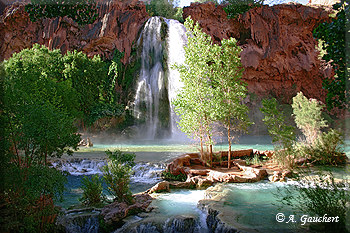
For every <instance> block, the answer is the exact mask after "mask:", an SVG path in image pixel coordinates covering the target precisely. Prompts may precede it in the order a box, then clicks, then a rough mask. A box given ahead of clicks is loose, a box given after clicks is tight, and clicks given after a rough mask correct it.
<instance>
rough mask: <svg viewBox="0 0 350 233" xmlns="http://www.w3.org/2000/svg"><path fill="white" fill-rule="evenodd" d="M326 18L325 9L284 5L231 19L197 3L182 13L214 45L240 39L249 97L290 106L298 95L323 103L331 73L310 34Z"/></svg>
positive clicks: (253, 10) (265, 7) (253, 11)
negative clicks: (268, 98)
mask: <svg viewBox="0 0 350 233" xmlns="http://www.w3.org/2000/svg"><path fill="white" fill-rule="evenodd" d="M328 14H329V12H328V11H326V10H324V9H323V8H315V7H310V6H303V5H300V4H283V5H275V6H272V7H270V6H262V7H260V8H255V9H251V10H249V11H248V12H246V13H245V14H243V15H241V16H240V17H239V18H238V19H227V15H226V13H225V11H224V9H223V7H222V6H217V7H216V6H215V5H214V4H213V3H205V4H198V3H197V4H195V3H193V4H191V6H190V7H185V8H184V13H183V16H184V18H186V17H188V16H189V15H191V17H192V19H193V20H194V21H196V22H199V24H200V26H201V27H202V28H203V30H204V32H206V33H208V34H210V35H211V36H212V38H213V40H214V42H216V43H218V42H219V41H220V40H221V39H223V38H225V39H227V38H229V37H234V38H236V39H237V40H238V42H239V44H240V46H241V47H242V49H243V51H242V53H241V59H242V64H243V66H244V68H245V72H244V76H243V79H244V80H245V81H246V82H247V83H248V90H249V92H252V93H255V94H257V95H259V96H266V95H272V96H275V97H279V98H280V99H283V100H284V101H285V102H288V101H290V100H291V97H293V96H294V95H295V94H296V93H297V92H298V91H303V93H304V94H305V95H306V96H307V97H312V98H317V99H319V100H324V98H325V94H326V93H325V92H324V91H322V80H323V79H324V78H325V77H331V76H332V75H333V73H332V70H331V68H330V67H328V66H326V65H324V64H322V63H321V61H320V60H319V59H318V55H319V52H318V51H317V50H316V49H315V45H316V41H315V40H314V38H313V35H312V31H313V29H314V28H315V27H316V26H318V24H319V23H320V22H323V21H325V20H328V18H329V17H328Z"/></svg>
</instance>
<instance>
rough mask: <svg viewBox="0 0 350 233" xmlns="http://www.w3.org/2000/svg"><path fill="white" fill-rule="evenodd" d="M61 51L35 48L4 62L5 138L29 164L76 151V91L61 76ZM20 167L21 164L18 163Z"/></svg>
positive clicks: (77, 138) (77, 139) (23, 51)
mask: <svg viewBox="0 0 350 233" xmlns="http://www.w3.org/2000/svg"><path fill="white" fill-rule="evenodd" d="M61 58H62V55H61V54H60V53H59V51H50V50H48V49H47V48H46V47H44V46H39V45H34V46H33V48H32V49H25V50H22V52H20V53H17V54H14V55H13V56H12V57H11V58H10V59H9V60H8V61H5V62H4V67H5V71H6V73H7V76H6V77H5V80H4V97H5V98H4V100H5V109H4V113H5V116H6V121H7V123H8V126H9V127H7V129H6V130H7V132H5V135H6V136H7V139H8V140H9V142H10V145H13V146H14V147H15V151H16V153H18V150H23V151H24V154H25V159H26V164H27V165H29V164H31V163H32V162H34V161H36V162H39V163H41V162H46V158H47V156H53V155H57V156H60V155H62V154H63V153H64V152H68V153H70V152H71V151H70V150H69V149H67V148H69V147H73V148H75V147H76V145H77V143H78V141H79V136H78V135H76V134H75V132H76V129H75V128H74V127H73V120H74V117H76V116H77V115H78V109H77V107H76V106H78V104H77V103H78V102H77V98H76V91H75V90H74V89H73V88H72V85H71V82H70V80H65V79H64V77H63V75H62V74H61V73H60V68H63V67H64V63H63V61H62V59H61ZM18 163H20V160H18Z"/></svg>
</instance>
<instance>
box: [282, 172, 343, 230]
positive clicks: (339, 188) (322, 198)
mask: <svg viewBox="0 0 350 233" xmlns="http://www.w3.org/2000/svg"><path fill="white" fill-rule="evenodd" d="M300 175H303V178H300V177H301V176H299V178H298V180H297V185H289V186H287V187H286V188H285V189H286V190H287V192H285V191H282V189H279V191H278V193H277V196H278V197H279V199H280V201H281V203H282V204H283V205H289V206H291V207H292V208H294V210H296V211H298V212H300V213H302V214H303V215H305V214H308V215H309V216H319V217H323V216H324V215H327V216H328V217H336V216H338V217H339V221H338V222H323V223H318V224H315V225H313V226H310V227H313V228H315V227H316V228H317V229H316V230H317V231H321V232H348V231H347V229H346V222H347V220H346V215H347V211H348V210H349V204H350V191H349V185H350V184H349V182H348V181H347V180H342V181H339V182H336V181H335V179H334V176H333V174H332V173H331V172H327V173H323V172H319V173H318V174H317V175H311V172H310V171H303V172H302V173H301V174H300ZM283 189H284V188H283ZM281 191H282V192H281ZM320 228H321V229H320Z"/></svg>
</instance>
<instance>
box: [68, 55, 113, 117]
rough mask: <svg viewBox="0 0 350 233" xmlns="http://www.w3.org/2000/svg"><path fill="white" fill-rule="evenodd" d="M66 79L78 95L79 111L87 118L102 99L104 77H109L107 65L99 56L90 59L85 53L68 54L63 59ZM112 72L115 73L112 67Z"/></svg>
mask: <svg viewBox="0 0 350 233" xmlns="http://www.w3.org/2000/svg"><path fill="white" fill-rule="evenodd" d="M63 62H64V65H65V67H64V70H63V74H64V78H65V79H69V80H70V81H71V83H72V87H73V88H74V89H75V90H76V92H77V94H78V101H79V102H78V106H79V111H80V112H82V113H83V117H85V118H87V117H88V116H89V114H90V112H91V107H92V106H94V105H95V104H96V103H97V102H98V101H99V99H100V93H101V88H102V80H103V77H106V76H107V73H106V72H107V70H106V69H105V64H104V62H103V61H102V60H101V58H100V57H99V56H94V57H93V58H91V59H90V58H88V57H87V56H86V54H84V53H83V52H77V51H73V52H70V51H68V52H67V55H66V56H64V57H63ZM112 65H113V63H112ZM110 72H115V67H114V66H113V67H111V71H110Z"/></svg>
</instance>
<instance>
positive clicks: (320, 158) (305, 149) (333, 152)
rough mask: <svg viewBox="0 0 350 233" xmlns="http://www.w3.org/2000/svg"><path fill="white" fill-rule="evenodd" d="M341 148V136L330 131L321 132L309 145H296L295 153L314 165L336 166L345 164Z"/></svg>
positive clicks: (342, 143)
mask: <svg viewBox="0 0 350 233" xmlns="http://www.w3.org/2000/svg"><path fill="white" fill-rule="evenodd" d="M343 146H344V139H343V137H342V135H341V134H340V133H339V132H338V131H336V130H333V129H331V130H330V131H329V132H327V133H326V132H323V133H322V134H321V135H320V136H319V137H318V138H317V139H316V141H315V142H314V143H313V144H311V145H310V144H303V143H297V144H296V146H295V151H296V152H297V153H298V154H299V155H300V157H303V158H308V159H310V160H312V161H313V163H316V164H323V165H325V164H332V165H338V164H343V163H345V162H346V156H345V154H344V153H343V150H344V148H343Z"/></svg>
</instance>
